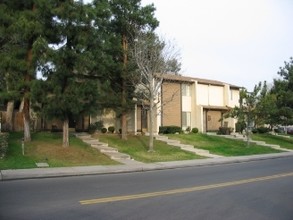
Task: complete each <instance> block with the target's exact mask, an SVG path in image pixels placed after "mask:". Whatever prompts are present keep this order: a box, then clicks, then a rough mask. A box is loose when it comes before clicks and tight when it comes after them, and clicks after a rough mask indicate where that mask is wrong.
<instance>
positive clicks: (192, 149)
mask: <svg viewBox="0 0 293 220" xmlns="http://www.w3.org/2000/svg"><path fill="white" fill-rule="evenodd" d="M155 138H156V140H160V141H164V142H166V143H167V144H169V145H171V146H175V147H179V148H180V149H181V150H184V151H188V152H191V153H195V154H197V155H199V156H204V157H210V158H220V157H223V156H220V155H216V154H211V153H210V152H209V151H208V150H203V149H198V148H195V147H194V146H193V145H189V144H181V143H180V141H178V140H171V139H169V138H168V137H167V136H162V135H157V136H155Z"/></svg>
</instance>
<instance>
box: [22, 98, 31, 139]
mask: <svg viewBox="0 0 293 220" xmlns="http://www.w3.org/2000/svg"><path fill="white" fill-rule="evenodd" d="M22 113H23V131H24V141H31V132H30V102H29V99H28V98H24V100H23V110H22Z"/></svg>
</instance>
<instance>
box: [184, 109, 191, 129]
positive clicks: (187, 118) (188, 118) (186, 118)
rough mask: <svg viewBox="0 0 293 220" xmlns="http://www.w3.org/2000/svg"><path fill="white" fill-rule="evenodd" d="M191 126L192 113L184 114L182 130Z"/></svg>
mask: <svg viewBox="0 0 293 220" xmlns="http://www.w3.org/2000/svg"><path fill="white" fill-rule="evenodd" d="M190 125H191V113H190V112H182V128H187V127H190Z"/></svg>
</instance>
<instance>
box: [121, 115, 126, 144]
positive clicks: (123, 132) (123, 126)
mask: <svg viewBox="0 0 293 220" xmlns="http://www.w3.org/2000/svg"><path fill="white" fill-rule="evenodd" d="M121 139H122V140H127V114H126V113H125V112H123V113H122V115H121Z"/></svg>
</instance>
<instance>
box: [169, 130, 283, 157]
mask: <svg viewBox="0 0 293 220" xmlns="http://www.w3.org/2000/svg"><path fill="white" fill-rule="evenodd" d="M167 136H168V137H169V138H170V139H175V140H179V141H181V143H184V144H190V145H193V146H195V148H199V149H205V150H209V151H210V153H213V154H218V155H222V156H244V155H253V154H268V153H279V152H282V151H279V150H275V149H272V148H269V147H263V146H258V145H256V144H252V143H251V144H250V145H249V146H247V145H246V142H244V141H241V140H235V139H233V140H232V139H228V138H224V137H221V136H214V135H207V134H168V135H167Z"/></svg>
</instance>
